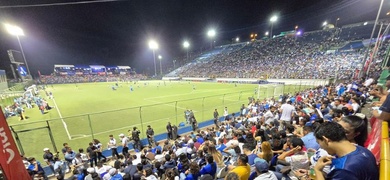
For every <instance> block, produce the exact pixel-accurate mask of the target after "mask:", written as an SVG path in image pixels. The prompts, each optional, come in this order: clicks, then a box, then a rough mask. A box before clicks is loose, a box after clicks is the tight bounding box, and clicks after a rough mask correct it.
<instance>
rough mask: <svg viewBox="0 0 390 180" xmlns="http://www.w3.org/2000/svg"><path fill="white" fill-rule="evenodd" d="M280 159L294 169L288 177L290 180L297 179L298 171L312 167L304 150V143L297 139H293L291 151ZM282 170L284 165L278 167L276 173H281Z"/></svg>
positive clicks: (283, 154)
mask: <svg viewBox="0 0 390 180" xmlns="http://www.w3.org/2000/svg"><path fill="white" fill-rule="evenodd" d="M278 159H279V160H285V161H286V162H287V163H289V164H290V166H291V168H293V169H291V170H290V171H289V173H288V175H287V176H288V177H289V178H296V177H295V174H294V171H296V170H298V169H309V166H310V162H309V159H308V156H307V153H306V152H305V150H304V144H303V141H302V139H300V138H297V137H293V138H292V139H291V149H290V150H289V151H286V152H284V153H282V154H281V155H279V156H278ZM281 169H283V165H277V167H276V171H277V172H280V170H281Z"/></svg>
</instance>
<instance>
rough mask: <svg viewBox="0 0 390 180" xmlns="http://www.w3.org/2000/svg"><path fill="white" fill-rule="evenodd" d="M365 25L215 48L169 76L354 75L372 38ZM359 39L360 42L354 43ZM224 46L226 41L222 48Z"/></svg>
mask: <svg viewBox="0 0 390 180" xmlns="http://www.w3.org/2000/svg"><path fill="white" fill-rule="evenodd" d="M362 26H364V25H362ZM362 26H358V25H356V26H352V27H351V26H348V27H345V28H340V29H331V30H319V31H314V32H308V33H304V34H303V35H302V36H299V37H287V36H286V37H278V38H273V39H271V40H258V41H253V42H248V43H240V44H239V45H236V46H237V47H238V48H237V49H234V50H232V51H228V52H223V51H222V52H220V53H215V50H213V51H212V52H214V53H210V55H208V56H203V58H202V59H201V60H199V59H194V60H193V61H192V62H191V63H189V64H187V65H185V66H183V67H181V68H179V69H177V70H175V71H173V72H171V73H169V74H167V76H168V77H169V76H170V77H201V78H216V77H219V78H259V77H261V76H264V75H267V77H268V78H271V79H328V78H334V77H335V76H336V75H337V76H338V77H337V79H350V78H352V77H353V76H354V75H355V72H356V70H357V69H360V68H359V64H362V63H363V59H364V55H365V49H364V46H363V38H369V36H368V37H367V33H365V34H361V31H362V30H363V31H364V30H365V31H369V28H367V27H372V26H364V27H362ZM369 32H370V31H369ZM344 34H348V35H344ZM357 39H358V40H360V41H357V43H358V44H360V46H354V45H351V44H350V43H351V42H352V41H355V40H357ZM388 45H389V43H388V41H385V42H384V43H383V45H382V46H381V49H380V50H379V51H378V57H377V60H378V61H381V60H382V59H383V58H384V54H385V51H386V49H387V47H388ZM224 47H226V45H225V46H222V47H220V48H224ZM217 52H218V51H217ZM206 54H207V53H206ZM373 64H374V65H373V66H372V67H375V66H376V62H374V63H373ZM334 67H336V68H334Z"/></svg>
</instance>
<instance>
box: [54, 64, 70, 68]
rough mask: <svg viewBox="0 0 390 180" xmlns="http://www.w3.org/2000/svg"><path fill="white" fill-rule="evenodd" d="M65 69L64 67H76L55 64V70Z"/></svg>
mask: <svg viewBox="0 0 390 180" xmlns="http://www.w3.org/2000/svg"><path fill="white" fill-rule="evenodd" d="M58 67H59V68H63V67H74V65H63V64H55V65H54V68H58Z"/></svg>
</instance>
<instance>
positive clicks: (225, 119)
mask: <svg viewBox="0 0 390 180" xmlns="http://www.w3.org/2000/svg"><path fill="white" fill-rule="evenodd" d="M389 81H390V78H388V82H389ZM387 88H390V87H387ZM386 96H387V91H386V90H384V89H383V88H381V86H378V85H377V84H376V80H374V79H372V78H369V79H366V80H365V81H359V82H356V81H355V82H346V83H340V84H336V85H328V86H318V87H316V88H310V89H306V90H304V91H302V92H298V93H296V94H283V95H280V96H279V97H276V98H273V97H272V98H265V99H257V100H256V99H253V98H252V99H249V101H248V104H243V106H242V107H241V108H240V109H239V113H238V114H236V113H232V114H230V113H229V111H228V108H230V107H226V108H225V109H224V111H223V113H222V112H221V115H219V113H218V110H216V111H215V112H216V113H214V118H215V119H217V120H218V119H219V120H220V121H215V125H214V126H213V127H207V128H206V129H197V130H195V131H193V132H191V133H189V134H184V135H183V134H182V135H178V134H176V135H174V136H169V137H168V139H167V140H164V141H162V142H157V143H155V144H154V143H153V144H152V142H150V144H149V145H147V144H146V145H145V147H144V148H143V149H141V147H139V149H138V150H136V151H132V150H131V151H128V150H127V151H126V150H125V151H123V152H122V153H123V154H122V155H119V154H118V152H117V150H116V149H117V147H118V146H120V145H121V144H122V143H125V144H126V142H129V141H130V143H131V141H132V140H134V134H133V132H134V131H133V132H129V137H126V136H125V135H124V134H120V135H119V139H117V138H116V137H114V136H110V137H107V139H106V140H104V142H103V141H102V142H101V141H99V140H96V139H94V140H93V141H92V142H90V143H89V146H88V148H87V149H85V150H84V149H83V148H80V149H78V148H76V149H72V148H71V144H67V143H64V147H63V149H62V154H61V152H60V154H57V155H56V154H53V153H51V152H50V150H49V149H48V148H45V149H44V155H43V157H44V159H45V161H47V162H46V163H48V164H49V165H51V166H50V168H51V169H52V170H53V172H55V173H56V175H57V178H58V179H61V178H62V177H63V176H64V175H67V176H70V179H164V180H165V179H169V180H170V179H172V180H174V179H187V180H188V179H189V180H197V179H210V180H213V179H228V180H231V179H237V180H244V179H245V180H247V179H250V180H252V179H256V180H259V179H272V180H276V179H305V180H306V179H310V178H313V177H316V176H317V177H319V179H320V177H321V176H326V177H328V178H336V179H337V178H338V179H378V176H379V171H378V166H377V164H378V162H379V157H378V155H377V153H375V156H374V155H373V153H372V152H370V150H371V151H372V150H373V146H375V141H376V140H375V139H372V138H373V136H371V135H369V132H368V126H369V123H368V118H369V117H368V116H367V115H365V114H363V113H362V111H363V108H364V106H365V105H366V104H367V102H368V101H371V99H372V97H378V98H380V101H379V102H377V103H375V104H374V106H377V107H379V106H381V105H382V103H383V102H384V100H385V99H386ZM382 106H383V105H382ZM234 108H237V107H234ZM386 111H387V110H386ZM168 126H169V125H167V129H168ZM134 130H136V128H135V129H134ZM137 131H138V132H137V134H139V130H137ZM131 135H132V136H131ZM115 139H117V140H115ZM106 143H107V144H108V147H110V151H112V157H111V158H110V159H111V161H110V162H107V159H108V157H105V156H103V155H102V153H101V150H102V148H103V144H106ZM86 144H88V142H86ZM367 148H368V149H367ZM62 156H63V157H64V159H63V160H61V158H60V157H62ZM330 156H335V157H333V158H334V159H333V160H332V161H329V157H330ZM34 162H36V160H35V158H31V157H30V158H25V163H26V167H27V168H29V169H30V170H31V169H32V168H33V166H31V163H34ZM29 163H30V164H29ZM40 166H42V164H40ZM334 167H336V169H335V168H334ZM69 169H72V172H71V173H68V171H69ZM32 171H33V170H32Z"/></svg>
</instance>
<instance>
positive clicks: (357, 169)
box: [327, 146, 379, 180]
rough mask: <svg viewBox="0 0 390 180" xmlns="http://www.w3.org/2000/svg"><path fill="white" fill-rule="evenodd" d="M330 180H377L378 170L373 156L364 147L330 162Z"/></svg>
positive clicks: (357, 147)
mask: <svg viewBox="0 0 390 180" xmlns="http://www.w3.org/2000/svg"><path fill="white" fill-rule="evenodd" d="M327 178H330V179H340V180H341V179H354V180H355V179H356V180H360V179H361V180H378V179H379V170H378V166H377V164H376V160H375V157H374V155H372V153H371V152H370V151H369V150H367V149H366V148H364V147H361V146H356V150H355V151H353V152H351V153H349V154H347V155H345V156H343V157H340V158H336V159H333V160H332V166H331V171H330V173H329V174H328V176H327Z"/></svg>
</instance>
